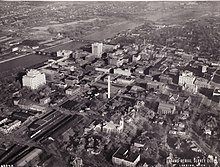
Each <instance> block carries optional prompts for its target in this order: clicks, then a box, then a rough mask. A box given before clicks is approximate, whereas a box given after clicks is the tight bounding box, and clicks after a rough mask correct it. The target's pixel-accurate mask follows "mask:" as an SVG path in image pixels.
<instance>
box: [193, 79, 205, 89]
mask: <svg viewBox="0 0 220 167" xmlns="http://www.w3.org/2000/svg"><path fill="white" fill-rule="evenodd" d="M194 84H195V85H196V86H197V88H198V89H199V88H209V83H208V80H207V79H205V78H200V77H197V78H196V80H195V82H194Z"/></svg>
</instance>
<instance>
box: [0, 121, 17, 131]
mask: <svg viewBox="0 0 220 167" xmlns="http://www.w3.org/2000/svg"><path fill="white" fill-rule="evenodd" d="M20 125H21V121H19V120H16V121H14V122H12V123H9V124H7V125H4V126H2V127H0V131H1V132H3V133H5V134H8V133H11V132H12V131H13V130H15V129H16V128H18V127H19V126H20Z"/></svg>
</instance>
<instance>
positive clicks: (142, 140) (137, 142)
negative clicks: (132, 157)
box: [134, 135, 147, 148]
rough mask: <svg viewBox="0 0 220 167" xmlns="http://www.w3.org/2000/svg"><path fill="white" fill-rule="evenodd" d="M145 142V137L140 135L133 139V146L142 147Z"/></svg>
mask: <svg viewBox="0 0 220 167" xmlns="http://www.w3.org/2000/svg"><path fill="white" fill-rule="evenodd" d="M146 143H147V137H146V136H145V135H141V136H139V137H138V138H136V139H135V140H134V146H135V147H137V148H143V147H144V146H145V145H146Z"/></svg>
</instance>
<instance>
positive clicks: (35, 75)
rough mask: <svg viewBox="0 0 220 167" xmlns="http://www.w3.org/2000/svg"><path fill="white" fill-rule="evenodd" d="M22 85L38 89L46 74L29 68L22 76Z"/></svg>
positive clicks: (42, 83) (44, 81)
mask: <svg viewBox="0 0 220 167" xmlns="http://www.w3.org/2000/svg"><path fill="white" fill-rule="evenodd" d="M22 83H23V86H27V87H29V88H31V89H38V88H39V87H40V86H42V85H45V84H46V76H45V74H44V73H41V72H40V71H38V70H34V69H31V70H30V71H28V73H27V74H26V75H25V76H23V78H22Z"/></svg>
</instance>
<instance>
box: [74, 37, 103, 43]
mask: <svg viewBox="0 0 220 167" xmlns="http://www.w3.org/2000/svg"><path fill="white" fill-rule="evenodd" d="M71 40H72V41H76V42H83V43H95V42H101V41H96V40H88V39H79V38H71Z"/></svg>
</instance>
